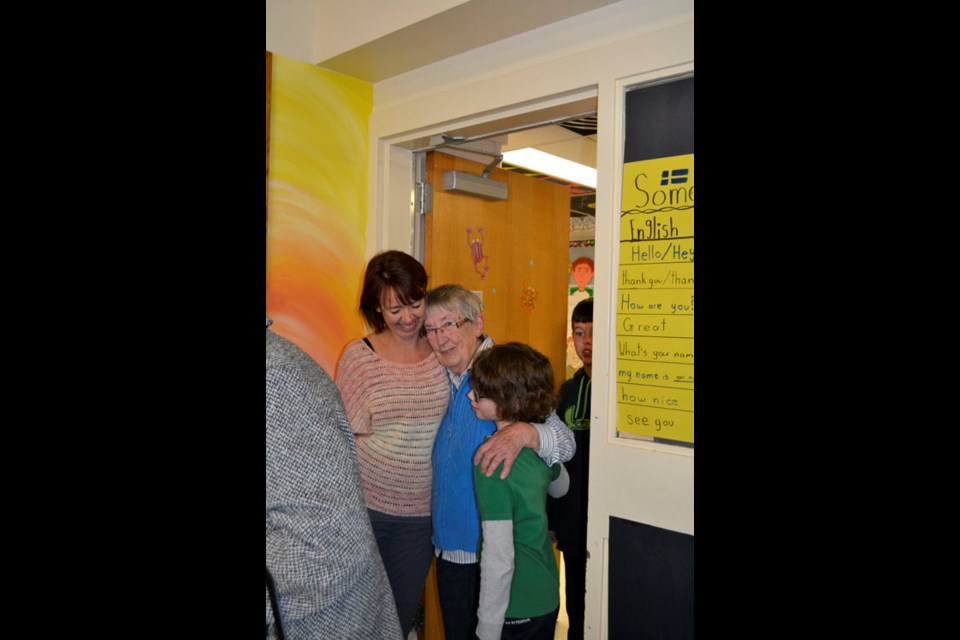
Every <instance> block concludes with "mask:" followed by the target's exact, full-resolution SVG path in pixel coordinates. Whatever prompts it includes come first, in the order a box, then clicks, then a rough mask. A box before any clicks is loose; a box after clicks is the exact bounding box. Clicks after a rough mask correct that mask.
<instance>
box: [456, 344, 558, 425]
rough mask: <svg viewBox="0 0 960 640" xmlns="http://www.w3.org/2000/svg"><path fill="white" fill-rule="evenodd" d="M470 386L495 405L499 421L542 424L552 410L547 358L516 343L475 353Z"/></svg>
mask: <svg viewBox="0 0 960 640" xmlns="http://www.w3.org/2000/svg"><path fill="white" fill-rule="evenodd" d="M470 385H471V386H472V388H474V389H476V390H477V391H478V392H479V393H480V395H481V396H483V397H484V398H490V399H491V400H493V401H494V402H495V403H497V413H498V415H499V417H500V419H501V420H515V421H520V422H546V420H547V418H548V417H549V415H550V413H551V412H553V410H554V409H555V408H556V406H557V404H556V394H555V392H554V389H553V367H552V366H551V365H550V359H549V358H547V356H545V355H543V354H542V353H540V352H539V351H537V350H536V349H534V348H532V347H530V346H528V345H525V344H523V343H520V342H506V343H504V344H495V345H493V346H492V347H490V348H489V349H487V350H485V351H481V352H480V353H478V354H477V357H476V358H475V359H474V361H473V364H472V365H471V367H470Z"/></svg>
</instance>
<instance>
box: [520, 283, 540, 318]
mask: <svg viewBox="0 0 960 640" xmlns="http://www.w3.org/2000/svg"><path fill="white" fill-rule="evenodd" d="M536 303H537V290H536V289H534V288H533V287H531V286H530V285H527V286H526V287H525V288H524V289H523V293H521V294H520V306H521V307H522V308H523V310H524V311H526V312H527V313H533V308H534V306H536Z"/></svg>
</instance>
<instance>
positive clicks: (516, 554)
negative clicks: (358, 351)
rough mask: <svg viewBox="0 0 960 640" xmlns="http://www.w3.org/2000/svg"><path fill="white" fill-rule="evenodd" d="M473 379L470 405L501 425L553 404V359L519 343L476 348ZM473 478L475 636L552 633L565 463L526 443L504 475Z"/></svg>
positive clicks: (541, 416) (537, 639) (537, 416)
mask: <svg viewBox="0 0 960 640" xmlns="http://www.w3.org/2000/svg"><path fill="white" fill-rule="evenodd" d="M471 384H472V387H473V389H472V390H471V391H470V392H469V393H468V394H467V397H468V398H470V406H471V407H472V408H473V410H474V412H475V413H476V415H477V417H478V418H480V419H482V420H493V421H494V422H495V423H496V425H497V429H498V430H499V429H502V428H504V427H507V426H509V425H510V424H511V423H513V422H516V421H523V422H538V421H539V422H542V421H543V420H546V418H547V416H548V415H549V414H550V412H551V411H553V410H554V407H555V405H556V402H555V399H556V396H555V393H554V386H553V368H552V367H551V365H550V360H549V359H547V357H546V356H544V355H543V354H541V353H539V352H537V351H536V350H534V349H532V348H531V347H529V346H527V345H525V344H521V343H518V342H508V343H506V344H500V345H494V346H493V347H491V348H490V349H487V350H486V351H482V352H480V353H479V354H477V357H476V360H474V363H473V366H472V368H471ZM473 481H474V488H475V490H476V496H477V506H478V508H479V511H480V528H481V550H480V606H479V608H478V610H477V617H478V623H477V637H478V638H480V640H500V638H504V639H510V638H519V637H522V638H528V639H530V640H553V636H554V627H555V626H556V622H557V614H558V612H559V608H560V577H559V573H558V571H557V561H556V558H555V556H554V554H553V546H552V543H551V541H550V536H549V534H548V532H547V512H546V496H547V494H548V493H549V494H550V495H552V496H554V497H557V496H561V495H563V494H564V493H566V490H567V484H568V483H569V477H568V476H567V473H566V470H565V469H564V468H563V465H561V464H555V465H553V467H548V466H547V465H546V464H544V462H543V460H541V459H540V458H539V457H537V455H536V454H535V453H534V452H533V451H532V450H528V449H524V450H523V451H521V452H520V455H519V456H518V457H517V459H516V461H515V462H514V463H513V468H512V469H511V471H510V475H509V476H507V478H506V479H504V480H501V479H500V473H499V472H495V473H494V474H493V476H492V477H489V478H488V477H487V476H486V475H484V474H483V473H481V472H480V468H479V467H474V474H473Z"/></svg>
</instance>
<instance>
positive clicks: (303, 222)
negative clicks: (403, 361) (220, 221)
mask: <svg viewBox="0 0 960 640" xmlns="http://www.w3.org/2000/svg"><path fill="white" fill-rule="evenodd" d="M273 61H274V62H273V95H272V97H271V107H270V110H271V114H270V115H271V128H270V176H269V194H268V212H267V315H269V316H270V318H271V319H272V320H273V322H274V324H273V326H272V327H271V328H272V329H273V330H274V331H276V332H277V333H278V334H280V335H282V336H284V337H286V338H289V339H290V340H292V341H293V342H294V343H295V344H297V345H298V346H299V347H300V348H301V349H303V350H304V351H306V352H307V353H308V354H309V355H310V356H311V357H312V358H313V359H314V360H316V361H317V362H318V363H319V364H320V366H322V367H323V368H324V369H326V370H327V372H328V373H330V375H331V376H332V375H333V374H334V371H335V369H336V362H337V359H338V358H339V355H340V352H341V350H342V349H343V347H344V345H345V344H346V343H347V342H348V341H349V340H352V339H354V338H357V337H360V336H362V335H363V334H364V325H363V322H362V320H361V318H360V316H359V314H358V312H357V306H358V305H359V299H360V286H361V280H362V277H363V269H364V267H365V265H366V260H367V257H366V255H365V249H366V248H365V234H366V214H367V147H368V144H367V127H368V122H369V118H370V112H371V109H372V105H373V87H372V85H371V84H370V83H368V82H364V81H362V80H357V79H355V78H350V77H348V76H344V75H342V74H339V73H334V72H331V71H326V70H324V69H319V68H317V67H315V66H313V65H309V64H306V63H303V62H299V61H296V60H292V59H290V58H286V57H284V56H281V55H276V54H275V55H274V56H273Z"/></svg>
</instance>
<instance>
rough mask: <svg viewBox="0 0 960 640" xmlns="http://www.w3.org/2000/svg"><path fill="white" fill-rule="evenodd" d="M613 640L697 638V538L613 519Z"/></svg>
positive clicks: (611, 627)
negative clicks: (694, 601)
mask: <svg viewBox="0 0 960 640" xmlns="http://www.w3.org/2000/svg"><path fill="white" fill-rule="evenodd" d="M608 589H609V593H610V606H609V613H608V622H609V628H610V633H609V635H608V638H609V640H646V639H651V640H653V639H668V640H685V639H686V638H693V536H691V535H687V534H683V533H677V532H676V531H669V530H667V529H661V528H659V527H652V526H650V525H646V524H641V523H639V522H632V521H630V520H624V519H622V518H616V517H613V516H611V517H610V573H609V584H608Z"/></svg>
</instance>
